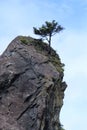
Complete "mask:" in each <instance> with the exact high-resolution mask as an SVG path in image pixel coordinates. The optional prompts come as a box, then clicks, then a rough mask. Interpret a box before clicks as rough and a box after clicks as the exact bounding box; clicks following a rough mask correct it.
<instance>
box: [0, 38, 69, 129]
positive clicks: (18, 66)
mask: <svg viewBox="0 0 87 130" xmlns="http://www.w3.org/2000/svg"><path fill="white" fill-rule="evenodd" d="M24 38H25V40H26V42H24V40H23V39H24ZM38 42H40V41H38ZM25 43H26V44H25ZM35 44H37V43H36V42H35V40H33V39H32V38H30V37H22V36H20V37H17V38H16V39H14V40H13V41H12V42H11V43H10V44H9V46H8V48H7V49H6V51H5V52H4V53H3V54H2V55H1V57H0V130H61V127H60V120H59V114H60V110H61V107H62V105H63V98H64V90H65V89H66V83H65V82H63V81H62V80H63V72H59V71H58V70H57V68H56V67H55V65H54V64H53V63H52V62H51V60H50V58H51V59H52V56H53V54H50V55H48V54H47V52H45V51H46V49H47V48H45V51H41V50H39V49H37V47H36V45H35ZM38 44H39V43H38ZM55 55H56V54H55ZM56 56H57V55H56ZM58 60H59V59H58Z"/></svg>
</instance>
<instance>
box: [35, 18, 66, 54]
mask: <svg viewBox="0 0 87 130" xmlns="http://www.w3.org/2000/svg"><path fill="white" fill-rule="evenodd" d="M33 29H34V33H35V34H36V35H40V36H41V37H42V38H43V39H44V40H47V42H48V44H49V53H50V52H51V38H52V36H54V35H55V34H56V33H59V32H60V31H62V30H63V29H64V28H63V27H62V26H61V25H59V24H58V23H57V22H55V20H53V21H52V22H48V21H46V22H45V24H43V25H42V26H41V27H40V28H38V29H37V28H36V27H33Z"/></svg>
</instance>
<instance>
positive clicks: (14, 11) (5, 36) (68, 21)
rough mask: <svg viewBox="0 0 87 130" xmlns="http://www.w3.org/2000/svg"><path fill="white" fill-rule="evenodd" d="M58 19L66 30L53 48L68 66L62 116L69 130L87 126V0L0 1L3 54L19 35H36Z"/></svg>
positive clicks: (0, 33)
mask: <svg viewBox="0 0 87 130" xmlns="http://www.w3.org/2000/svg"><path fill="white" fill-rule="evenodd" d="M52 20H56V21H57V22H58V23H59V24H61V25H62V26H63V27H65V30H64V31H63V32H62V33H60V34H57V35H56V36H54V37H53V42H52V47H53V48H54V49H56V51H57V52H58V54H59V55H60V57H61V60H62V62H63V63H65V65H66V66H65V77H64V80H66V82H67V84H68V88H67V90H66V92H65V98H64V106H63V108H62V110H61V113H60V119H61V123H62V124H63V125H64V128H65V129H66V130H83V129H86V125H87V94H86V93H87V0H43V1H41V0H0V54H1V53H2V52H3V51H4V50H5V49H6V47H7V45H8V44H9V43H10V42H11V40H13V39H14V38H15V37H16V36H18V35H27V36H33V37H35V35H34V34H33V27H34V26H35V27H39V26H41V25H42V24H43V23H44V22H45V21H52Z"/></svg>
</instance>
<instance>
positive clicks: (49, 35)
mask: <svg viewBox="0 0 87 130" xmlns="http://www.w3.org/2000/svg"><path fill="white" fill-rule="evenodd" d="M50 53H51V34H50V35H49V54H50Z"/></svg>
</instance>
